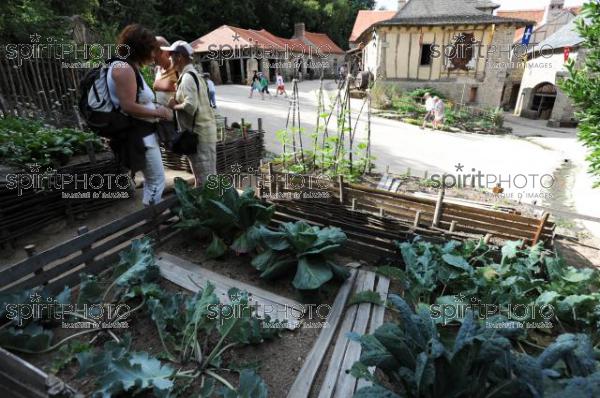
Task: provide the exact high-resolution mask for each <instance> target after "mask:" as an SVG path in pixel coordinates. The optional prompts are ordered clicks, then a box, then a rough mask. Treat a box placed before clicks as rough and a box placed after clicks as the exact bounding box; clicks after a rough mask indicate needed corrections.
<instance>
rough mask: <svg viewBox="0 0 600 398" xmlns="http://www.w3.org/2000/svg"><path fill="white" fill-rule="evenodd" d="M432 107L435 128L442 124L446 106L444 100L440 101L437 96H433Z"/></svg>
mask: <svg viewBox="0 0 600 398" xmlns="http://www.w3.org/2000/svg"><path fill="white" fill-rule="evenodd" d="M434 101H435V102H434V103H435V105H434V108H433V116H434V117H433V129H434V130H437V129H438V127H440V126H441V125H442V124H444V114H445V111H446V106H445V105H444V101H442V100H441V99H440V98H439V97H435V98H434Z"/></svg>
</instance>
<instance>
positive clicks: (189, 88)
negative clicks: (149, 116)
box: [161, 40, 217, 187]
mask: <svg viewBox="0 0 600 398" xmlns="http://www.w3.org/2000/svg"><path fill="white" fill-rule="evenodd" d="M161 50H164V51H168V52H169V53H170V55H171V61H172V63H173V66H174V67H175V70H177V72H178V73H179V80H178V81H177V92H176V93H175V98H173V99H171V101H169V107H170V108H172V109H174V110H175V111H176V112H177V123H178V124H179V129H180V131H184V130H188V131H192V132H193V133H194V134H197V135H198V151H197V152H196V153H195V154H193V155H189V156H188V158H189V161H190V166H191V167H192V172H193V173H194V177H195V179H196V186H197V187H199V186H201V185H202V184H203V183H204V182H206V181H207V179H208V176H209V175H211V174H216V173H217V170H216V163H217V149H216V145H217V124H216V122H215V115H214V113H213V110H212V108H211V107H210V101H209V99H208V88H207V86H206V82H205V81H204V79H203V78H202V77H201V76H200V75H199V74H198V72H197V71H196V68H194V66H193V65H192V59H193V58H192V55H193V53H194V50H193V49H192V46H190V45H189V43H187V42H185V41H183V40H178V41H176V42H174V43H173V44H171V45H170V46H169V47H161Z"/></svg>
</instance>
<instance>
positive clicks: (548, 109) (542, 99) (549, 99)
mask: <svg viewBox="0 0 600 398" xmlns="http://www.w3.org/2000/svg"><path fill="white" fill-rule="evenodd" d="M556 95H557V90H556V86H555V85H554V84H552V83H548V82H543V83H540V84H538V85H537V86H535V87H534V88H533V90H532V93H531V105H530V106H529V110H531V111H533V112H535V113H536V114H537V118H538V119H543V120H548V119H550V116H551V115H552V110H553V109H554V103H555V102H556Z"/></svg>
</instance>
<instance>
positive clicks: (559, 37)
mask: <svg viewBox="0 0 600 398" xmlns="http://www.w3.org/2000/svg"><path fill="white" fill-rule="evenodd" d="M577 19H579V18H574V19H572V20H571V21H569V23H568V24H566V25H565V26H563V27H562V28H560V29H559V30H557V31H556V32H554V34H552V35H550V36H549V37H547V38H546V39H544V40H542V41H541V42H540V44H539V47H538V48H553V49H557V48H564V47H576V46H578V45H579V44H581V43H582V42H583V38H582V37H581V36H580V35H579V33H578V32H577V25H576V24H577V22H576V20H577ZM587 22H589V21H587V20H586V23H587Z"/></svg>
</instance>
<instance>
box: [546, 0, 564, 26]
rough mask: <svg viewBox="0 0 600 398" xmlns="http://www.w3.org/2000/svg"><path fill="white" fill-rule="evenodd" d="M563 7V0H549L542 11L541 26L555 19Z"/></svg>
mask: <svg viewBox="0 0 600 398" xmlns="http://www.w3.org/2000/svg"><path fill="white" fill-rule="evenodd" d="M564 7H565V0H550V3H549V4H548V5H547V6H546V10H545V11H544V19H543V20H542V23H541V24H542V25H543V24H545V23H547V22H550V21H552V20H553V19H554V18H556V17H557V16H558V15H559V14H560V13H561V11H562V10H563V8H564Z"/></svg>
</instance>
